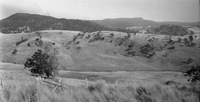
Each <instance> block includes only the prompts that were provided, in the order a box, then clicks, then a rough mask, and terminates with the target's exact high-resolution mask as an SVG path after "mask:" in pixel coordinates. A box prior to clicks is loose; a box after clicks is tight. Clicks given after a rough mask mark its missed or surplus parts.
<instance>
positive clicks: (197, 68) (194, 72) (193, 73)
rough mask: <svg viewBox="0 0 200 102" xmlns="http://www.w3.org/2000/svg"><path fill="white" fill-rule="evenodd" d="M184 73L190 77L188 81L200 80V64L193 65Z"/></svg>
mask: <svg viewBox="0 0 200 102" xmlns="http://www.w3.org/2000/svg"><path fill="white" fill-rule="evenodd" d="M184 75H185V76H189V77H190V78H189V79H188V81H191V82H197V81H200V65H193V66H192V67H191V68H190V69H189V70H186V71H185V72H184Z"/></svg>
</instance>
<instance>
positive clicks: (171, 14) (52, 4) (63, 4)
mask: <svg viewBox="0 0 200 102" xmlns="http://www.w3.org/2000/svg"><path fill="white" fill-rule="evenodd" d="M199 12H200V3H199V0H0V19H3V18H6V17H8V16H10V15H12V14H15V13H31V14H42V15H48V16H53V17H56V18H67V19H86V20H101V19H106V18H134V17H142V18H144V19H148V20H154V21H177V22H196V21H200V13H199Z"/></svg>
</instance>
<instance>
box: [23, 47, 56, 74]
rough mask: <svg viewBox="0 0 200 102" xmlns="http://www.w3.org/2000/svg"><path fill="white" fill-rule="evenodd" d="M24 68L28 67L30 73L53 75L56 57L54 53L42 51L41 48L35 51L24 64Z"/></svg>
mask: <svg viewBox="0 0 200 102" xmlns="http://www.w3.org/2000/svg"><path fill="white" fill-rule="evenodd" d="M24 66H25V68H26V67H28V68H30V71H31V73H34V74H39V75H40V76H46V77H50V76H51V77H55V76H56V74H57V67H58V63H57V58H56V57H55V54H52V55H50V54H47V53H43V52H42V50H38V51H37V52H35V53H34V54H33V55H32V57H31V58H28V59H27V61H26V62H25V64H24Z"/></svg>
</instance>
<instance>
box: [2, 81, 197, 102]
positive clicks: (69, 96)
mask: <svg viewBox="0 0 200 102" xmlns="http://www.w3.org/2000/svg"><path fill="white" fill-rule="evenodd" d="M54 87H55V86H50V85H48V84H41V83H38V84H33V83H32V84H30V83H29V84H28V83H21V84H10V85H6V86H5V85H4V86H1V87H0V102H199V96H198V94H199V91H200V85H199V84H186V85H178V84H177V85H176V84H173V85H164V84H160V83H147V82H146V83H145V82H144V83H120V84H118V85H115V84H108V83H105V82H104V81H97V82H94V83H88V84H85V85H79V86H65V87H62V88H60V87H58V88H57V89H56V90H55V91H52V90H53V89H54Z"/></svg>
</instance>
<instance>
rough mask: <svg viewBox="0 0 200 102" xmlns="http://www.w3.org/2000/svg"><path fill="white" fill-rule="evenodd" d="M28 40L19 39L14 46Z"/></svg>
mask: <svg viewBox="0 0 200 102" xmlns="http://www.w3.org/2000/svg"><path fill="white" fill-rule="evenodd" d="M27 40H28V39H21V40H20V41H18V42H16V43H15V44H16V46H18V45H20V44H21V43H23V42H26V41H27Z"/></svg>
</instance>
